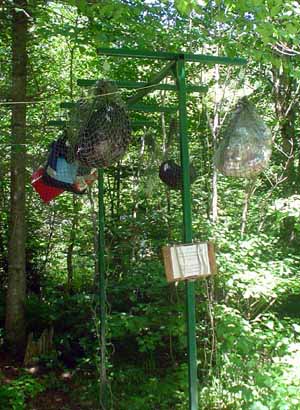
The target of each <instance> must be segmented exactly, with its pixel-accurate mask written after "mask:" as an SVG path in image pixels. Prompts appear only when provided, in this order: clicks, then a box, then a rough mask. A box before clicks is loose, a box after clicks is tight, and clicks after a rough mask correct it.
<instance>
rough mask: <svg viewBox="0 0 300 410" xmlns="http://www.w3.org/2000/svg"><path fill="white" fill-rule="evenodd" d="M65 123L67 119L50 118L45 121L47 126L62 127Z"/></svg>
mask: <svg viewBox="0 0 300 410" xmlns="http://www.w3.org/2000/svg"><path fill="white" fill-rule="evenodd" d="M66 124H67V121H64V120H50V121H48V122H47V125H48V126H49V127H64V126H65V125H66Z"/></svg>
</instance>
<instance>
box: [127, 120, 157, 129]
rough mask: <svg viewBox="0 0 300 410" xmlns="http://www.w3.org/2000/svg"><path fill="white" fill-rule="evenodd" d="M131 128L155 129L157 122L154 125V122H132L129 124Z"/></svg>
mask: <svg viewBox="0 0 300 410" xmlns="http://www.w3.org/2000/svg"><path fill="white" fill-rule="evenodd" d="M131 126H132V128H141V127H154V128H156V127H157V126H159V122H158V123H156V122H154V121H132V123H131Z"/></svg>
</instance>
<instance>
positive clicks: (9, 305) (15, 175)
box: [5, 0, 29, 351]
mask: <svg viewBox="0 0 300 410" xmlns="http://www.w3.org/2000/svg"><path fill="white" fill-rule="evenodd" d="M28 17H29V15H28V11H27V0H15V1H14V3H13V8H12V77H11V80H12V82H11V97H12V102H13V104H12V116H11V136H12V138H11V141H12V148H11V192H10V228H9V244H8V275H9V278H8V289H7V296H6V321H5V328H6V338H7V342H8V344H9V345H10V347H12V348H13V349H14V350H19V351H22V348H23V347H24V344H25V335H26V331H25V315H24V304H25V297H26V274H25V230H26V226H25V166H26V163H25V158H26V156H25V151H26V149H25V143H26V104H22V103H21V104H19V103H18V104H17V103H15V104H14V102H24V101H26V79H27V35H28Z"/></svg>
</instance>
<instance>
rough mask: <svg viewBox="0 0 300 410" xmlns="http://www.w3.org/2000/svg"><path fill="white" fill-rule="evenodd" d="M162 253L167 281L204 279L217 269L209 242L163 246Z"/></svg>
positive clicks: (213, 252) (212, 248) (213, 251)
mask: <svg viewBox="0 0 300 410" xmlns="http://www.w3.org/2000/svg"><path fill="white" fill-rule="evenodd" d="M162 253H163V259H164V265H165V272H166V277H167V281H168V282H177V281H182V280H187V279H204V278H207V277H208V276H211V275H214V274H215V273H216V271H217V268H216V259H215V250H214V244H213V243H211V242H199V243H194V244H181V245H171V246H163V248H162Z"/></svg>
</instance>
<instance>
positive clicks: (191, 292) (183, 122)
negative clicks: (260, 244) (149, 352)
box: [176, 55, 198, 410]
mask: <svg viewBox="0 0 300 410" xmlns="http://www.w3.org/2000/svg"><path fill="white" fill-rule="evenodd" d="M184 63H185V59H184V55H182V56H179V59H178V61H177V66H176V68H177V72H176V76H177V86H178V97H179V131H180V154H181V167H182V172H183V189H182V204H183V226H184V235H183V237H184V242H185V243H191V242H192V207H191V192H190V166H189V144H188V135H187V132H188V127H187V110H186V81H185V64H184ZM195 312H196V309H195V286H194V282H192V281H187V282H186V315H187V342H188V372H189V410H198V386H197V384H198V383H197V346H196V313H195Z"/></svg>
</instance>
